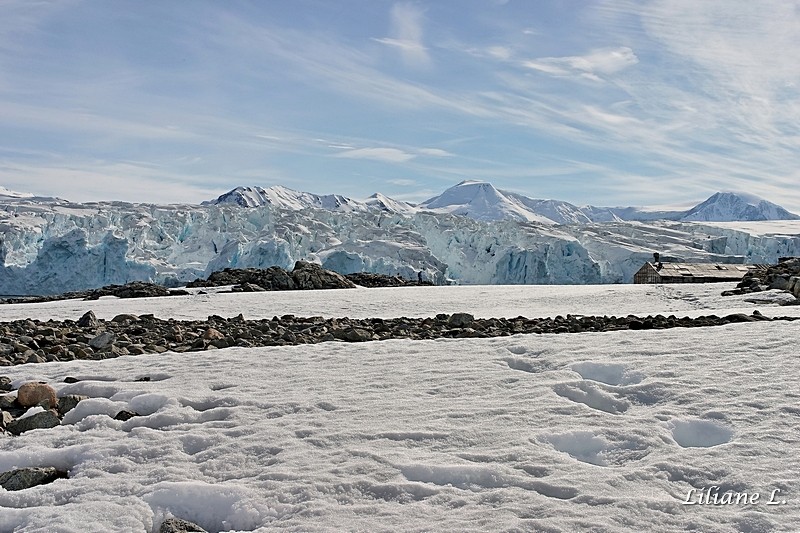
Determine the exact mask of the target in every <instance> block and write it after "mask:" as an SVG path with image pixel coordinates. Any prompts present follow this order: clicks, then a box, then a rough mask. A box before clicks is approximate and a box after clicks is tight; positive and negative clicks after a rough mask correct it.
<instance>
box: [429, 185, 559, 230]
mask: <svg viewBox="0 0 800 533" xmlns="http://www.w3.org/2000/svg"><path fill="white" fill-rule="evenodd" d="M419 208H420V209H423V210H425V211H434V212H437V213H450V214H453V215H462V216H466V217H469V218H472V219H475V220H522V221H525V222H541V223H543V224H554V223H555V222H554V221H553V220H551V219H549V218H547V217H546V216H543V215H541V214H539V213H536V212H534V211H533V210H531V209H529V208H528V207H526V206H525V205H524V204H523V203H522V202H520V201H519V200H518V199H516V198H513V197H511V196H507V195H506V194H503V193H502V192H501V191H499V190H497V189H495V188H494V186H493V185H492V184H491V183H488V182H485V181H474V180H467V181H462V182H461V183H459V184H458V185H455V186H453V187H450V188H449V189H447V190H446V191H444V192H443V193H442V194H440V195H439V196H434V197H433V198H430V199H429V200H426V201H424V202H422V203H421V204H420V205H419Z"/></svg>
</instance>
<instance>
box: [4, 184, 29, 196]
mask: <svg viewBox="0 0 800 533" xmlns="http://www.w3.org/2000/svg"><path fill="white" fill-rule="evenodd" d="M32 197H33V194H31V193H29V192H17V191H12V190H9V189H6V188H5V187H3V186H2V185H0V199H1V198H32Z"/></svg>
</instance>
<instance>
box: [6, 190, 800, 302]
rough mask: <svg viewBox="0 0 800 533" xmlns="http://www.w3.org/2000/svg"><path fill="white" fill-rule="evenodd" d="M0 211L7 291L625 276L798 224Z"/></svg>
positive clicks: (730, 251)
mask: <svg viewBox="0 0 800 533" xmlns="http://www.w3.org/2000/svg"><path fill="white" fill-rule="evenodd" d="M312 200H313V199H312ZM334 200H336V199H334ZM380 203H382V202H380ZM342 207H344V209H342ZM0 209H2V210H1V211H0V239H2V242H0V259H2V267H0V294H6V295H11V294H18V295H23V294H52V293H59V292H64V291H68V290H77V289H84V288H89V287H99V286H102V285H107V284H110V283H124V282H126V281H132V280H147V281H155V282H159V283H165V284H168V285H172V286H175V285H179V284H181V283H184V282H187V281H190V280H192V279H195V278H196V277H198V276H204V275H207V274H208V273H210V272H211V271H214V270H219V269H221V268H224V267H228V266H231V267H268V266H272V265H277V266H281V267H283V268H290V267H291V266H292V265H293V264H294V262H295V261H296V260H299V259H306V260H312V261H316V262H319V263H321V264H322V265H323V266H325V267H326V268H330V269H332V270H336V271H338V272H341V273H350V272H359V271H366V272H376V273H381V274H390V275H396V274H400V275H403V276H405V277H408V278H412V279H414V278H416V276H417V274H418V273H420V272H421V273H422V275H423V277H424V278H425V279H428V280H431V281H434V282H435V283H439V284H441V283H446V282H456V283H464V284H523V283H524V284H536V283H539V284H579V283H622V282H630V280H631V279H632V276H633V273H634V272H635V271H636V270H637V269H638V268H639V267H640V266H641V265H642V263H643V262H644V261H647V260H648V259H650V257H651V256H652V253H653V252H655V251H658V252H660V253H661V254H662V257H664V258H665V259H667V258H674V259H680V260H698V261H699V260H707V261H716V262H738V263H741V262H774V261H776V260H777V258H778V257H779V256H787V255H800V224H798V226H797V231H796V232H790V233H789V234H786V232H784V233H783V234H776V235H771V234H769V233H768V232H760V233H758V234H755V233H748V232H746V231H741V230H737V229H735V228H732V227H719V226H713V225H704V224H701V223H691V222H674V221H673V222H669V221H652V222H619V221H616V222H605V223H588V224H580V225H569V226H552V225H547V224H539V223H535V222H524V221H512V220H501V221H479V220H473V219H470V218H467V217H461V216H454V215H449V214H439V213H430V212H419V211H413V212H408V213H398V212H392V211H390V210H386V209H385V208H383V207H381V205H378V204H376V205H374V206H370V205H367V207H366V208H363V209H362V208H359V209H358V210H354V209H350V208H348V207H346V206H344V205H343V204H342V203H341V202H339V205H338V206H337V205H336V202H335V201H334V202H333V203H332V204H331V205H325V206H321V207H313V206H308V205H303V207H302V209H293V208H291V206H282V205H275V204H270V203H267V204H265V205H260V206H258V207H252V208H244V207H240V206H238V205H228V204H225V203H222V204H220V205H201V206H197V205H168V206H158V205H149V204H128V203H120V202H109V203H92V204H72V203H69V202H66V201H63V200H53V199H50V200H46V201H45V200H37V199H30V198H19V199H15V200H13V201H12V200H8V201H6V202H4V203H2V205H1V207H0ZM784 224H792V223H784Z"/></svg>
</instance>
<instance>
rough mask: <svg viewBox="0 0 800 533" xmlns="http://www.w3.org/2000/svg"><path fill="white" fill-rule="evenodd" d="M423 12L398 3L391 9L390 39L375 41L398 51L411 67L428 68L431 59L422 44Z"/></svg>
mask: <svg viewBox="0 0 800 533" xmlns="http://www.w3.org/2000/svg"><path fill="white" fill-rule="evenodd" d="M423 20H424V13H423V11H422V10H421V9H420V8H418V7H417V6H415V5H413V4H408V3H399V4H395V5H394V6H393V7H392V12H391V31H390V37H383V38H377V39H375V40H376V41H378V42H379V43H383V44H385V45H388V46H391V47H394V48H396V49H398V50H399V51H400V54H401V56H402V58H403V61H404V62H405V63H406V65H408V66H411V67H429V66H430V65H431V58H430V55H429V54H428V50H427V49H426V48H425V44H424V42H423V28H422V25H423Z"/></svg>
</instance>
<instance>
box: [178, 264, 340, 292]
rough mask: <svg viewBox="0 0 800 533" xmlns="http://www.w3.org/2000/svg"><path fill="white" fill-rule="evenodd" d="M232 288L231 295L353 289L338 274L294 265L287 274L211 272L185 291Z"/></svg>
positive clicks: (278, 270) (271, 269) (239, 270)
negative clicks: (190, 289) (200, 288)
mask: <svg viewBox="0 0 800 533" xmlns="http://www.w3.org/2000/svg"><path fill="white" fill-rule="evenodd" d="M224 285H234V288H233V289H232V290H233V292H258V291H261V290H264V291H291V290H320V289H351V288H354V287H355V285H354V284H353V283H352V282H351V281H349V280H347V279H346V278H345V277H344V276H342V275H341V274H337V273H336V272H333V271H332V270H326V269H324V268H322V267H321V266H319V265H317V264H315V263H309V262H307V261H297V262H296V263H295V265H294V269H293V270H292V271H291V272H287V271H285V270H284V269H282V268H280V267H276V266H274V267H269V268H266V269H260V268H226V269H224V270H220V271H218V272H213V273H212V274H211V275H209V276H208V278H207V279H205V280H202V279H200V280H195V281H193V282H191V283H188V284H187V287H220V286H224Z"/></svg>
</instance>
